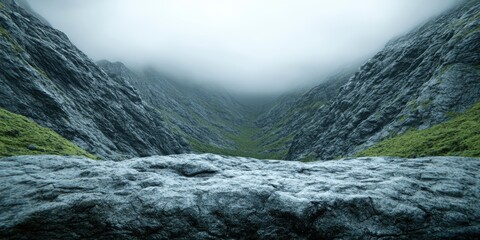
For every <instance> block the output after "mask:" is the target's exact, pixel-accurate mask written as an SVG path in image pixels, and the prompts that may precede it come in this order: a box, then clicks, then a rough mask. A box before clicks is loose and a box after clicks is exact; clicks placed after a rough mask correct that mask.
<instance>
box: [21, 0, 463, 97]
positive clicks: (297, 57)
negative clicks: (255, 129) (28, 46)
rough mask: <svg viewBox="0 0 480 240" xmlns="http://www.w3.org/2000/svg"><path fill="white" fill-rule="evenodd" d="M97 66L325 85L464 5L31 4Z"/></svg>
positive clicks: (254, 83)
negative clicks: (117, 63)
mask: <svg viewBox="0 0 480 240" xmlns="http://www.w3.org/2000/svg"><path fill="white" fill-rule="evenodd" d="M29 2H30V4H31V5H32V7H33V8H34V9H35V10H36V11H37V12H38V13H40V14H41V15H42V16H44V17H45V18H46V19H47V20H48V21H49V22H50V23H51V24H52V25H53V26H54V27H55V28H58V29H60V30H61V31H63V32H65V33H66V34H67V35H68V36H69V38H70V39H71V40H72V41H73V42H74V43H75V44H76V45H77V46H78V47H79V48H80V49H81V50H82V51H84V52H85V53H86V54H87V55H89V56H90V57H91V58H92V59H94V60H100V59H108V60H111V61H122V62H124V63H126V64H127V65H129V66H134V67H135V66H136V67H138V66H142V65H154V66H156V67H158V68H160V69H162V70H163V71H166V72H169V73H170V74H176V75H178V76H183V77H184V78H189V79H193V80H196V81H201V83H205V84H207V83H208V84H215V85H220V86H222V87H225V88H227V89H230V90H233V91H237V92H250V93H275V92H283V91H288V90H293V89H298V88H302V87H306V86H311V85H314V84H317V83H319V82H320V81H321V80H322V77H324V76H326V75H328V74H331V73H332V72H334V71H336V70H338V69H339V68H341V67H342V66H345V65H351V64H352V63H359V62H360V61H363V60H366V59H368V58H369V57H371V56H372V55H373V54H375V53H376V52H377V51H379V50H381V49H382V47H383V46H384V45H385V44H386V43H387V42H388V40H390V39H391V38H393V37H396V36H399V35H401V34H404V33H406V32H407V31H409V30H411V29H413V28H414V27H415V26H417V25H419V24H421V23H424V22H425V21H427V20H428V19H430V18H432V17H433V16H435V15H437V14H439V13H441V12H442V11H445V10H446V9H448V8H449V7H451V6H452V5H453V4H455V3H457V2H459V0H29Z"/></svg>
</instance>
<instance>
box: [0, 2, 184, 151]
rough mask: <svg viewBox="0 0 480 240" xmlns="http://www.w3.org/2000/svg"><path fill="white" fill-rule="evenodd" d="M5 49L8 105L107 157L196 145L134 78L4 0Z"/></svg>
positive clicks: (1, 62) (2, 102) (0, 90)
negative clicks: (172, 126) (121, 75)
mask: <svg viewBox="0 0 480 240" xmlns="http://www.w3.org/2000/svg"><path fill="white" fill-rule="evenodd" d="M0 49H1V51H0V68H1V69H2V70H1V71H0V85H1V87H0V107H3V108H5V109H7V110H9V111H11V112H14V113H17V114H21V115H24V116H27V117H29V118H31V119H33V120H34V121H35V122H37V123H39V124H40V125H42V126H45V127H48V128H51V129H53V130H55V131H56V132H58V133H59V134H60V135H62V136H63V137H65V138H67V139H69V140H71V141H72V142H74V143H76V144H77V145H79V146H80V147H82V148H84V149H85V150H87V151H89V152H90V153H93V154H96V155H98V156H102V157H108V158H114V159H118V158H129V157H134V156H150V155H163V154H173V153H183V152H186V151H188V150H189V147H188V145H187V144H186V143H185V141H184V140H183V139H182V138H181V137H179V136H178V135H176V134H174V133H172V131H170V130H169V129H168V128H167V127H166V124H165V123H164V122H163V120H162V116H161V115H160V114H157V113H156V112H155V111H152V110H151V109H149V107H148V106H146V105H145V104H144V102H143V101H142V99H141V97H140V96H139V95H138V93H137V92H136V91H135V90H134V89H133V87H132V86H131V85H130V84H129V83H128V82H126V81H122V80H121V79H112V78H110V77H109V76H108V75H107V74H106V73H105V72H104V71H102V69H101V68H99V67H98V66H97V65H96V64H95V63H94V62H92V61H91V60H90V59H89V58H88V57H87V56H86V55H84V54H83V53H82V52H81V51H79V50H78V49H77V48H76V47H75V46H74V45H73V44H72V43H71V42H70V41H69V40H68V38H67V36H65V34H63V33H62V32H60V31H57V30H55V29H53V28H51V27H49V26H48V25H45V24H44V23H43V22H42V21H40V20H39V19H38V18H37V17H34V16H33V15H31V14H30V13H29V12H28V11H26V10H24V9H23V8H22V7H20V6H18V5H17V4H16V3H15V2H14V1H12V0H0Z"/></svg>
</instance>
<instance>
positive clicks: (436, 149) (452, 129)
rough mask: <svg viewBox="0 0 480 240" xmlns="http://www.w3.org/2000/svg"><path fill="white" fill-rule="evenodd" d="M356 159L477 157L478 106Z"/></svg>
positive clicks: (382, 144) (479, 141) (479, 145)
mask: <svg viewBox="0 0 480 240" xmlns="http://www.w3.org/2000/svg"><path fill="white" fill-rule="evenodd" d="M359 156H400V157H422V156H464V157H480V103H477V104H475V105H474V106H473V107H472V108H471V109H470V110H468V111H467V112H465V113H463V114H461V115H458V116H456V117H454V118H453V119H451V120H449V121H447V122H445V123H442V124H438V125H436V126H433V127H431V128H429V129H425V130H421V131H410V132H407V133H405V134H402V135H399V136H396V137H393V138H390V139H387V140H384V141H382V142H380V143H378V144H377V145H374V146H373V147H371V148H369V149H367V150H365V151H363V152H361V153H360V154H359Z"/></svg>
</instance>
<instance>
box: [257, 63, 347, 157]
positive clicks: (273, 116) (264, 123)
mask: <svg viewBox="0 0 480 240" xmlns="http://www.w3.org/2000/svg"><path fill="white" fill-rule="evenodd" d="M354 73H355V72H354V68H353V67H350V68H346V69H344V70H342V71H339V72H338V73H337V74H335V75H333V76H330V77H327V79H326V80H324V82H322V83H321V84H319V85H318V86H316V87H314V88H312V89H311V90H309V91H307V92H306V93H304V94H301V95H285V96H282V97H281V98H279V99H278V100H277V101H276V102H277V103H276V104H275V105H273V106H272V107H271V108H270V109H269V110H268V111H266V112H265V113H263V114H261V115H259V116H258V117H257V119H256V121H255V123H256V125H257V126H259V127H260V128H261V131H260V133H258V134H257V137H258V138H260V139H262V141H261V142H262V144H263V146H264V149H265V150H264V151H265V152H268V153H276V154H277V155H278V156H279V157H280V158H281V159H283V158H284V157H285V155H286V154H287V151H288V149H289V148H290V145H291V142H292V140H293V137H294V136H295V135H296V134H297V133H298V132H299V130H301V129H302V128H303V127H304V126H305V125H309V124H310V122H311V121H312V120H313V119H315V118H316V116H317V115H320V116H321V115H322V114H323V111H324V109H326V108H327V107H328V105H329V103H330V101H331V100H332V99H333V98H334V97H336V96H337V94H338V91H339V89H340V88H341V87H342V86H343V85H344V84H345V83H346V82H347V81H348V79H349V78H350V77H351V76H352V75H353V74H354Z"/></svg>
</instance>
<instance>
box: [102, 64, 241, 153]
mask: <svg viewBox="0 0 480 240" xmlns="http://www.w3.org/2000/svg"><path fill="white" fill-rule="evenodd" d="M97 64H98V65H99V66H100V67H101V68H102V69H103V70H104V71H105V72H106V73H107V74H108V75H109V76H110V77H111V78H114V79H118V80H119V81H126V82H129V83H131V84H132V86H134V87H135V88H136V89H137V90H138V92H139V94H140V95H141V97H142V98H143V99H145V101H146V102H147V103H148V104H149V105H150V106H151V107H153V108H154V109H155V110H156V111H158V112H159V113H160V114H162V115H163V116H164V117H165V120H166V122H167V124H168V126H169V127H170V128H171V129H174V130H176V131H177V132H178V133H180V134H181V135H182V136H183V137H184V138H185V139H187V140H188V141H189V142H190V143H191V144H192V145H196V144H203V145H212V146H215V147H218V148H224V149H234V148H235V143H234V142H233V141H232V139H230V138H229V137H228V135H235V134H238V129H237V127H238V126H241V125H243V124H244V122H245V117H244V116H245V114H247V113H246V109H245V108H244V107H243V106H242V105H241V104H239V103H238V102H237V101H236V100H235V99H234V98H233V97H231V96H229V95H228V93H227V92H226V91H221V90H210V89H204V88H202V86H199V85H194V84H192V83H187V82H185V83H182V82H180V81H179V80H175V79H172V78H173V77H171V76H166V75H164V74H161V73H160V72H158V71H156V70H155V69H152V68H147V69H144V70H143V71H133V70H131V69H129V68H127V67H126V66H125V65H124V64H122V63H120V62H116V63H112V62H109V61H106V60H104V61H100V62H98V63H97Z"/></svg>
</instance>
